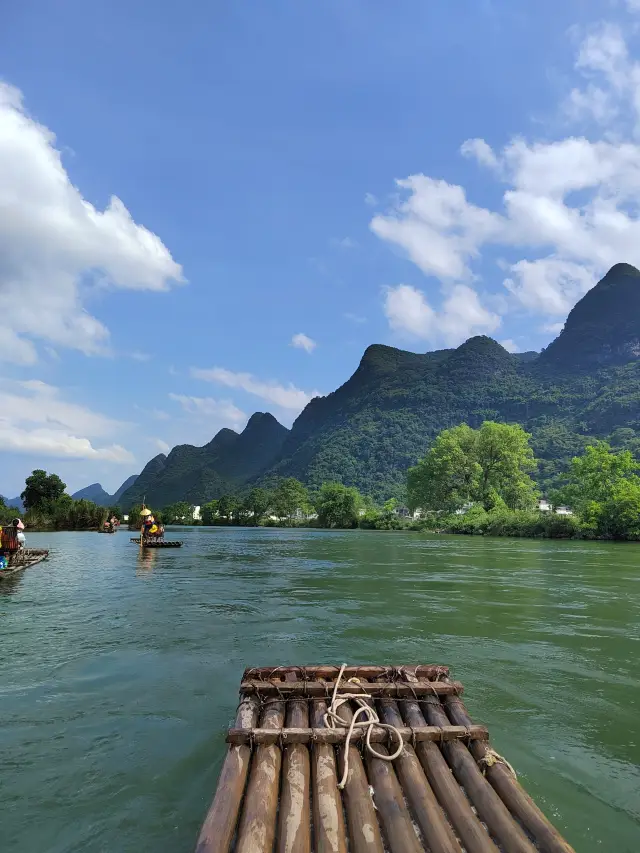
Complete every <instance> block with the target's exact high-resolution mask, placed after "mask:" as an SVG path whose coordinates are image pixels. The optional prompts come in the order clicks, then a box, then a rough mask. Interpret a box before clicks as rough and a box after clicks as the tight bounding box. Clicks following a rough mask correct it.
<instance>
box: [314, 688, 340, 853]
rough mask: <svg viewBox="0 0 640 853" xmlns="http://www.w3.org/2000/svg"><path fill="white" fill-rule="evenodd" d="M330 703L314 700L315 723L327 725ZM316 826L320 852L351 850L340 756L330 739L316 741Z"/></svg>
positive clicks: (317, 726)
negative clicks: (345, 815) (343, 801)
mask: <svg viewBox="0 0 640 853" xmlns="http://www.w3.org/2000/svg"><path fill="white" fill-rule="evenodd" d="M326 710H327V703H326V702H325V701H324V699H315V700H314V701H313V702H312V703H311V724H312V725H313V726H314V728H315V729H319V728H320V726H323V725H324V714H325V712H326ZM312 766H313V828H314V840H315V851H316V853H347V835H346V829H345V825H344V813H343V810H342V796H341V794H340V791H339V790H338V772H337V769H336V756H335V752H334V749H333V747H332V746H330V745H329V744H327V743H314V745H313V765H312Z"/></svg>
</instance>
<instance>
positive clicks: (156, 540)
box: [131, 504, 182, 548]
mask: <svg viewBox="0 0 640 853" xmlns="http://www.w3.org/2000/svg"><path fill="white" fill-rule="evenodd" d="M140 517H141V519H142V525H141V528H140V536H137V537H135V538H133V539H131V541H132V542H135V544H136V545H139V546H140V547H141V548H181V547H182V542H176V541H173V542H171V541H166V540H165V538H164V527H163V526H162V525H161V524H160V523H159V522H157V521H156V520H155V518H154V516H153V513H152V512H151V510H150V509H148V508H147V507H145V506H144V504H143V506H142V510H141V511H140Z"/></svg>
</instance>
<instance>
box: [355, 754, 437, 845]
mask: <svg viewBox="0 0 640 853" xmlns="http://www.w3.org/2000/svg"><path fill="white" fill-rule="evenodd" d="M376 752H380V753H381V754H382V755H388V754H389V752H388V750H387V748H386V747H385V746H377V747H376ZM366 761H367V769H368V770H369V781H370V783H371V785H372V786H373V790H374V792H375V793H374V802H375V805H376V808H377V809H378V814H379V815H380V818H381V820H382V825H383V827H384V834H385V838H386V840H387V843H388V846H389V847H390V848H391V851H392V853H423V851H424V848H423V847H422V844H421V843H420V841H419V839H418V836H417V835H416V831H415V829H414V828H413V824H412V822H411V815H410V814H409V810H408V809H407V806H406V804H405V801H404V796H403V794H402V788H401V787H400V784H399V782H398V779H397V777H396V773H395V770H394V769H393V764H392V763H391V762H390V761H384V760H383V759H381V758H376V757H375V756H373V755H372V754H371V753H370V752H369V751H368V750H367V755H366Z"/></svg>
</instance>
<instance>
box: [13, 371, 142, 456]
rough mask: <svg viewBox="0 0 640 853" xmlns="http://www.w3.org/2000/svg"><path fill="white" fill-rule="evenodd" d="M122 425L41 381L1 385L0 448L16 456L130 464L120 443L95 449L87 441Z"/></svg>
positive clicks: (113, 431) (104, 435)
mask: <svg viewBox="0 0 640 853" xmlns="http://www.w3.org/2000/svg"><path fill="white" fill-rule="evenodd" d="M125 426H126V425H125V424H122V423H119V422H118V421H115V420H112V419H111V418H107V417H105V416H104V415H101V414H98V413H97V412H93V411H91V410H90V409H87V408H85V407H84V406H80V405H78V404H76V403H70V402H67V401H65V400H64V399H63V398H62V396H61V393H60V390H59V389H58V388H56V387H54V386H52V385H48V384H46V383H45V382H40V381H39V380H30V381H28V382H9V381H5V382H3V383H2V385H1V386H0V448H1V449H2V450H6V451H12V452H14V453H33V454H42V455H43V456H52V457H59V458H75V459H89V460H91V459H93V460H106V461H109V462H121V463H131V462H134V461H135V460H134V457H133V455H132V454H131V453H130V452H129V451H128V450H126V449H125V448H124V447H122V446H120V445H119V444H108V445H106V446H98V447H96V446H94V444H93V443H92V441H91V439H95V438H105V437H107V436H111V435H114V434H117V433H118V432H120V431H121V430H122V429H123V428H124V427H125Z"/></svg>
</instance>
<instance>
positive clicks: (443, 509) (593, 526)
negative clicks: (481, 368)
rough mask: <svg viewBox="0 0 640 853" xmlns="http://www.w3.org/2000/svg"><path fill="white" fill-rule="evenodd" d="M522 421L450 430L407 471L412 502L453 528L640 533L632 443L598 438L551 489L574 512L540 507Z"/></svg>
mask: <svg viewBox="0 0 640 853" xmlns="http://www.w3.org/2000/svg"><path fill="white" fill-rule="evenodd" d="M530 440H531V435H530V434H529V433H527V432H525V430H524V429H523V428H522V427H521V426H520V425H519V424H513V425H510V424H499V423H494V422H492V421H485V423H483V424H482V426H481V427H480V428H479V429H472V428H471V427H469V426H467V425H466V424H462V425H460V426H457V427H453V428H452V429H446V430H443V431H442V432H441V433H440V435H439V436H438V437H437V439H436V440H435V442H434V443H433V445H432V447H431V448H430V450H429V451H428V453H427V454H426V455H425V456H424V457H423V458H422V459H421V460H420V462H418V464H417V465H415V466H414V467H412V468H411V469H410V470H409V472H408V476H407V495H408V503H409V507H410V508H412V509H417V508H420V509H421V510H422V512H423V513H425V514H426V518H425V522H424V524H425V526H430V527H431V528H432V529H438V530H442V531H445V532H451V533H484V534H490V535H506V536H549V537H581V538H598V539H640V476H638V472H639V471H640V464H639V463H638V461H637V460H636V459H635V457H634V456H633V454H632V453H631V451H630V450H616V449H614V448H612V447H611V446H610V445H609V444H608V443H607V442H606V441H594V442H593V443H592V444H590V445H588V446H587V447H586V448H585V451H584V453H582V454H581V455H580V456H575V457H574V458H573V459H572V460H571V462H570V465H569V469H568V470H567V471H566V472H565V473H564V474H563V475H561V476H560V478H559V483H560V485H559V488H557V489H555V490H553V491H552V492H550V494H549V495H548V499H549V501H550V503H551V504H552V505H553V506H560V505H567V506H569V507H571V510H572V514H571V515H564V516H558V515H556V514H555V513H553V512H541V511H539V510H537V502H538V499H539V498H540V490H539V488H538V486H537V484H536V482H535V481H534V479H533V477H532V476H531V475H532V473H533V472H534V471H535V470H536V468H537V460H536V459H535V457H534V455H533V450H532V449H531V445H530Z"/></svg>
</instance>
